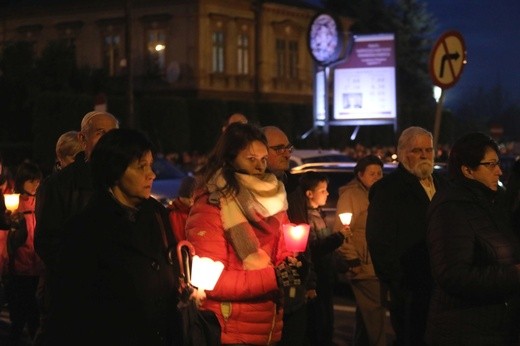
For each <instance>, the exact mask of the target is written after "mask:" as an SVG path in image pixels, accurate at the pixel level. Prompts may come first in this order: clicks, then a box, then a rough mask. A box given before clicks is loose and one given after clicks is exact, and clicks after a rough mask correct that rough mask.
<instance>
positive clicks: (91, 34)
mask: <svg viewBox="0 0 520 346" xmlns="http://www.w3.org/2000/svg"><path fill="white" fill-rule="evenodd" d="M257 9H258V8H257ZM125 13H126V12H125V7H124V2H122V1H113V0H106V1H104V2H102V3H98V2H96V3H95V4H94V3H92V2H90V1H80V0H78V1H71V2H70V3H67V4H63V5H59V6H43V7H37V6H32V7H27V8H12V9H9V11H4V14H3V15H2V14H0V44H2V45H5V44H7V43H8V42H13V41H18V40H28V41H31V42H34V49H35V51H36V52H37V53H41V51H42V50H43V49H44V47H45V46H46V45H47V42H48V41H50V40H56V39H69V40H71V41H73V42H74V44H75V47H76V54H77V63H78V66H85V65H88V66H91V67H94V68H102V67H103V66H104V61H105V60H107V59H108V58H107V56H110V57H111V59H113V60H114V61H115V63H114V64H113V71H111V72H112V73H113V74H114V75H115V76H118V75H124V74H125V73H126V71H125V68H126V67H125V64H124V62H125V57H126V52H125V39H124V38H125V32H126V26H125ZM314 14H315V11H314V10H312V9H309V8H300V7H294V6H288V5H282V4H278V3H271V2H264V3H263V4H262V5H261V8H260V9H259V10H255V7H254V1H252V0H198V1H197V0H192V1H188V0H170V1H165V0H146V1H144V0H134V1H133V7H132V15H131V17H132V21H131V41H132V61H133V66H134V75H135V79H136V83H135V84H136V87H137V88H145V89H146V88H148V87H152V88H154V90H161V91H162V92H166V93H167V92H173V93H175V92H176V91H186V90H191V91H195V92H196V94H197V95H199V96H201V97H217V98H228V99H229V98H231V99H236V98H238V99H240V98H250V97H253V96H255V97H256V98H259V99H260V98H261V99H264V100H276V101H287V102H300V103H309V102H311V95H312V71H313V62H312V60H311V58H310V55H309V53H308V49H307V43H306V39H307V26H308V24H309V22H310V20H311V18H312V17H313V16H314ZM257 22H258V23H260V27H257V26H256V23H257ZM348 24H349V22H347V26H345V27H347V28H348V27H349V26H350V25H348ZM151 32H155V33H157V32H161V33H162V34H163V35H164V37H163V38H164V46H165V48H164V51H162V53H160V54H161V57H162V59H163V60H161V59H156V61H159V60H161V61H162V62H163V64H162V65H161V66H162V68H161V69H159V70H157V71H156V70H153V69H150V68H149V67H148V66H149V65H148V64H147V60H148V56H147V53H148V49H149V47H151V46H150V45H149V42H148V41H149V39H148V37H149V33H151ZM216 33H217V34H216ZM107 35H112V36H113V37H115V36H117V35H119V39H120V42H119V51H118V52H116V50H114V51H113V52H112V53H113V54H111V55H110V54H108V53H107V52H106V51H105V50H104V49H103V40H104V38H105V37H107ZM215 35H216V36H215ZM256 35H259V36H258V38H257V37H256ZM239 37H240V38H244V37H246V41H247V49H243V50H242V52H243V54H241V55H240V54H239V53H238V51H239ZM216 38H217V40H218V38H220V39H223V43H222V45H221V46H219V47H220V48H219V49H221V52H223V53H222V55H221V56H223V61H222V66H220V67H221V68H219V69H217V70H216V69H215V62H214V61H215V49H216V48H215V39H216ZM112 39H114V40H115V38H112ZM257 39H259V41H258V42H257V41H256V40H257ZM241 42H242V44H243V41H241ZM256 50H258V51H256ZM244 52H246V53H244ZM157 56H159V54H158V55H157ZM239 56H242V65H241V66H242V67H243V66H244V63H245V64H247V69H245V68H243V69H242V71H240V69H239V65H240V64H239V61H240V59H241V58H240V57H239ZM244 56H245V58H244ZM282 60H283V61H284V63H283V64H281V63H280V61H282ZM216 65H218V64H216ZM150 71H153V73H152V72H150ZM241 72H242V73H241ZM150 77H154V78H155V79H156V80H158V79H160V80H161V81H162V82H161V83H155V84H154V83H144V81H145V80H146V81H150V80H152V81H153V80H154V78H150ZM256 78H258V79H256ZM165 82H166V83H165Z"/></svg>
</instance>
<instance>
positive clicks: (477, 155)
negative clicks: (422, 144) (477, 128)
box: [448, 132, 499, 178]
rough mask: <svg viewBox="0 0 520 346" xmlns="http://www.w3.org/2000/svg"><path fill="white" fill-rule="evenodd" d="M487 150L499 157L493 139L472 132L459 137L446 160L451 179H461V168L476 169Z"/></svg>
mask: <svg viewBox="0 0 520 346" xmlns="http://www.w3.org/2000/svg"><path fill="white" fill-rule="evenodd" d="M487 149H492V150H494V151H495V152H496V153H497V155H499V149H498V145H497V143H496V142H495V141H494V140H493V138H491V137H489V136H487V135H485V134H483V133H480V132H472V133H468V134H466V135H464V136H462V137H460V138H459V139H458V140H457V141H456V142H455V144H453V146H452V148H451V151H450V157H449V159H448V171H449V173H450V177H451V178H463V177H464V174H462V170H461V167H462V166H467V167H469V168H470V169H477V167H478V166H479V163H480V161H481V160H482V158H483V157H484V155H485V154H486V150H487Z"/></svg>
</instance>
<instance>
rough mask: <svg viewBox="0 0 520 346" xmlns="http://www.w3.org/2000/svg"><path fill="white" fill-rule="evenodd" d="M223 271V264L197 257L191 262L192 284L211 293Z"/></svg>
mask: <svg viewBox="0 0 520 346" xmlns="http://www.w3.org/2000/svg"><path fill="white" fill-rule="evenodd" d="M223 269H224V264H222V262H219V261H213V260H212V259H211V258H208V257H199V256H197V255H195V256H193V258H192V262H191V284H192V285H193V286H195V287H197V288H199V289H203V290H207V291H211V290H212V289H213V288H214V287H215V285H216V284H217V281H218V279H219V277H220V274H222V270H223Z"/></svg>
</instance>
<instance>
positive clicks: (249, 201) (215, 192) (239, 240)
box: [208, 171, 287, 269]
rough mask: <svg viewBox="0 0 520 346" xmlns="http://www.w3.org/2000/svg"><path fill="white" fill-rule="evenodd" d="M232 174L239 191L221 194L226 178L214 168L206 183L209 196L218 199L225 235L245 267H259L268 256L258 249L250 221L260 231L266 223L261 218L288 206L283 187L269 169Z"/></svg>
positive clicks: (211, 198) (272, 214)
mask: <svg viewBox="0 0 520 346" xmlns="http://www.w3.org/2000/svg"><path fill="white" fill-rule="evenodd" d="M235 177H236V178H237V181H238V183H239V186H240V191H239V193H238V194H236V195H235V194H233V195H224V194H222V193H221V191H222V189H223V188H224V187H225V186H226V182H225V179H224V178H223V176H222V174H221V172H220V171H219V172H217V174H216V175H215V177H214V178H213V179H212V180H211V181H210V182H209V183H208V191H209V192H210V200H215V199H218V202H219V204H220V216H221V219H222V225H223V227H224V230H225V234H226V238H227V240H228V241H229V242H230V243H231V245H232V246H233V248H234V249H235V252H236V253H237V255H238V257H239V258H240V260H242V262H243V264H244V267H245V269H258V265H257V264H258V261H260V262H262V261H265V260H267V259H266V256H267V254H265V252H264V251H263V250H261V249H260V243H259V241H258V238H257V236H256V234H255V231H254V230H253V226H252V225H254V227H255V229H256V230H257V231H260V232H262V231H263V229H262V225H265V223H263V222H262V220H264V219H266V218H268V217H271V216H275V215H277V214H278V213H280V212H283V211H285V210H287V198H286V194H285V187H284V185H283V184H282V183H281V182H280V181H278V179H276V176H275V175H274V174H271V173H266V174H264V175H263V176H262V177H261V178H259V177H257V176H254V175H249V174H243V173H238V172H237V173H235ZM265 231H266V232H267V230H265ZM255 262H257V263H255ZM260 267H262V265H260Z"/></svg>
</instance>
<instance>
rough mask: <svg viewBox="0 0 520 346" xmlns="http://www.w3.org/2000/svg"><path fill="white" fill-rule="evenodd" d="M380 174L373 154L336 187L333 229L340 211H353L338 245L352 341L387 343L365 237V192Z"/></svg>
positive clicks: (359, 345) (371, 345) (368, 345)
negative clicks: (352, 304)
mask: <svg viewBox="0 0 520 346" xmlns="http://www.w3.org/2000/svg"><path fill="white" fill-rule="evenodd" d="M382 177H383V162H382V161H381V160H380V159H379V158H378V157H377V156H375V155H368V156H365V157H363V158H362V159H360V160H359V161H358V162H357V164H356V167H355V168H354V179H352V180H351V181H350V182H349V183H348V184H347V185H345V186H342V187H341V188H340V189H339V198H338V203H337V207H336V218H335V222H334V229H335V230H339V229H342V227H343V224H342V223H341V220H340V218H339V214H341V213H352V219H351V222H350V229H351V231H352V236H351V237H348V238H347V240H346V241H345V242H344V243H343V244H342V245H341V247H340V248H339V249H338V252H339V253H340V254H341V255H342V256H343V257H344V258H345V260H346V261H347V263H349V268H350V269H349V271H348V273H347V278H348V279H349V281H350V286H351V287H352V291H353V293H354V297H355V298H356V328H355V331H354V337H353V343H352V344H353V345H356V346H386V332H385V319H386V316H385V314H386V309H385V308H384V307H383V306H382V304H381V287H380V284H379V280H378V279H377V276H376V274H375V271H374V266H373V265H372V259H371V256H370V252H369V251H368V247H367V241H366V232H365V229H366V221H367V210H368V192H369V191H370V188H371V187H372V185H373V184H374V183H375V182H376V181H378V180H379V179H381V178H382Z"/></svg>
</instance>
